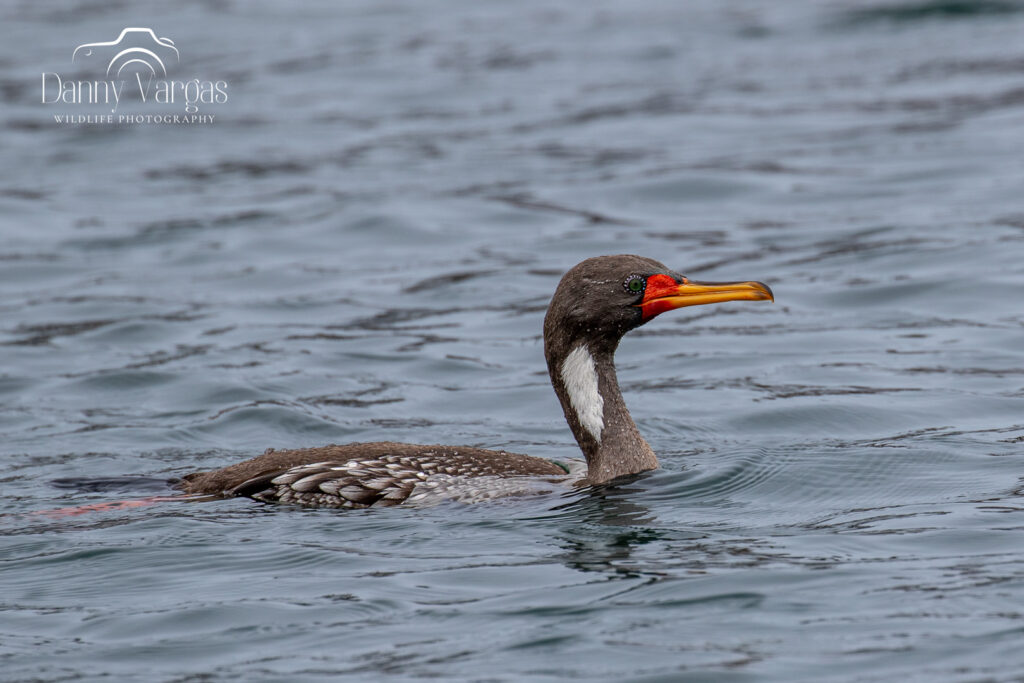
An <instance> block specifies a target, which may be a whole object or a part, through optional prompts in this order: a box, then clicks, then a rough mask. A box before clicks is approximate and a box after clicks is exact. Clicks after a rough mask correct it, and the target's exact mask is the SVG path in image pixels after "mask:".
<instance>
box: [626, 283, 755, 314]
mask: <svg viewBox="0 0 1024 683" xmlns="http://www.w3.org/2000/svg"><path fill="white" fill-rule="evenodd" d="M765 300H767V301H775V295H773V294H772V290H771V289H770V288H769V287H768V285H766V284H764V283H763V282H695V281H693V280H688V279H686V278H683V281H682V282H681V283H680V282H676V280H675V278H672V277H669V276H668V275H652V276H651V277H650V278H648V280H647V289H646V290H645V293H644V299H643V301H641V302H640V303H639V304H638V305H639V306H640V310H642V311H643V316H644V320H650V319H651V318H653V317H654V316H656V315H658V314H659V313H664V312H665V311H671V310H672V309H675V308H682V307H683V306H700V305H701V304H717V303H721V302H723V301H765Z"/></svg>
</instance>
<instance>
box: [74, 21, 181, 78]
mask: <svg viewBox="0 0 1024 683" xmlns="http://www.w3.org/2000/svg"><path fill="white" fill-rule="evenodd" d="M105 55H110V59H109V61H108V62H107V71H106V73H107V77H108V78H109V77H114V78H117V77H120V75H121V72H122V71H124V70H125V69H132V70H138V69H143V68H145V69H148V70H149V74H150V76H151V77H158V78H165V77H166V76H167V65H166V63H165V62H166V61H170V58H171V57H172V56H173V57H174V60H175V61H180V59H181V58H180V56H179V54H178V48H176V47H175V46H174V41H173V40H171V39H170V38H158V37H157V35H156V33H154V32H153V29H151V28H144V27H127V28H124V29H122V30H121V35H119V36H118V37H117V40H111V41H109V42H105V43H102V42H101V43H83V44H82V45H79V46H78V47H76V48H75V51H74V52H73V53H72V54H71V62H72V63H85V62H87V61H102V59H104V58H105ZM161 55H162V56H161ZM91 58H93V59H91Z"/></svg>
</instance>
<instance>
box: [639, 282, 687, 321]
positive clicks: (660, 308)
mask: <svg viewBox="0 0 1024 683" xmlns="http://www.w3.org/2000/svg"><path fill="white" fill-rule="evenodd" d="M687 282H689V280H687V279H686V278H685V277H684V278H683V279H682V280H681V281H678V282H677V281H676V279H675V278H674V277H671V276H670V275H662V274H658V275H652V276H650V277H649V278H647V289H645V290H644V298H643V301H641V302H640V310H641V311H642V313H643V316H644V322H646V321H648V320H650V319H651V318H653V317H654V316H656V315H658V314H660V313H664V312H665V311H671V310H672V309H674V308H678V305H677V304H674V303H673V302H672V301H671V300H670V299H667V298H666V297H669V296H672V295H673V294H675V293H676V292H677V291H678V290H679V285H682V284H686V283H687Z"/></svg>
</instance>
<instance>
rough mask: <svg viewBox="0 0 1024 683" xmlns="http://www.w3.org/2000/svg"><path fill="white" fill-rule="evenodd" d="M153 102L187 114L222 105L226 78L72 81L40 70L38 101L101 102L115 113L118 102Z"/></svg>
mask: <svg viewBox="0 0 1024 683" xmlns="http://www.w3.org/2000/svg"><path fill="white" fill-rule="evenodd" d="M133 98H134V99H136V100H137V101H139V102H142V103H146V102H156V103H157V104H180V105H183V106H184V108H185V112H186V113H188V114H194V113H196V112H198V111H199V105H201V104H223V103H225V102H227V101H228V84H227V82H226V81H201V80H199V79H198V78H194V79H192V80H190V81H175V80H165V79H157V78H153V77H148V78H147V77H145V76H143V75H142V74H140V73H133V74H131V75H130V76H129V78H127V79H125V80H99V81H73V80H66V79H64V78H61V76H60V74H57V73H52V72H50V73H45V72H44V73H43V75H42V87H41V101H42V103H43V104H58V103H63V104H78V105H81V104H86V105H88V104H105V105H109V106H110V107H111V109H110V112H111V113H116V112H117V107H118V105H119V104H121V102H126V101H128V100H129V99H133Z"/></svg>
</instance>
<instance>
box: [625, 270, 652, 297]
mask: <svg viewBox="0 0 1024 683" xmlns="http://www.w3.org/2000/svg"><path fill="white" fill-rule="evenodd" d="M623 284H624V285H625V286H626V291H627V292H629V293H630V294H639V293H640V292H642V291H644V287H646V286H647V278H645V277H644V276H643V275H630V276H629V277H628V278H626V281H625V282H624V283H623Z"/></svg>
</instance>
